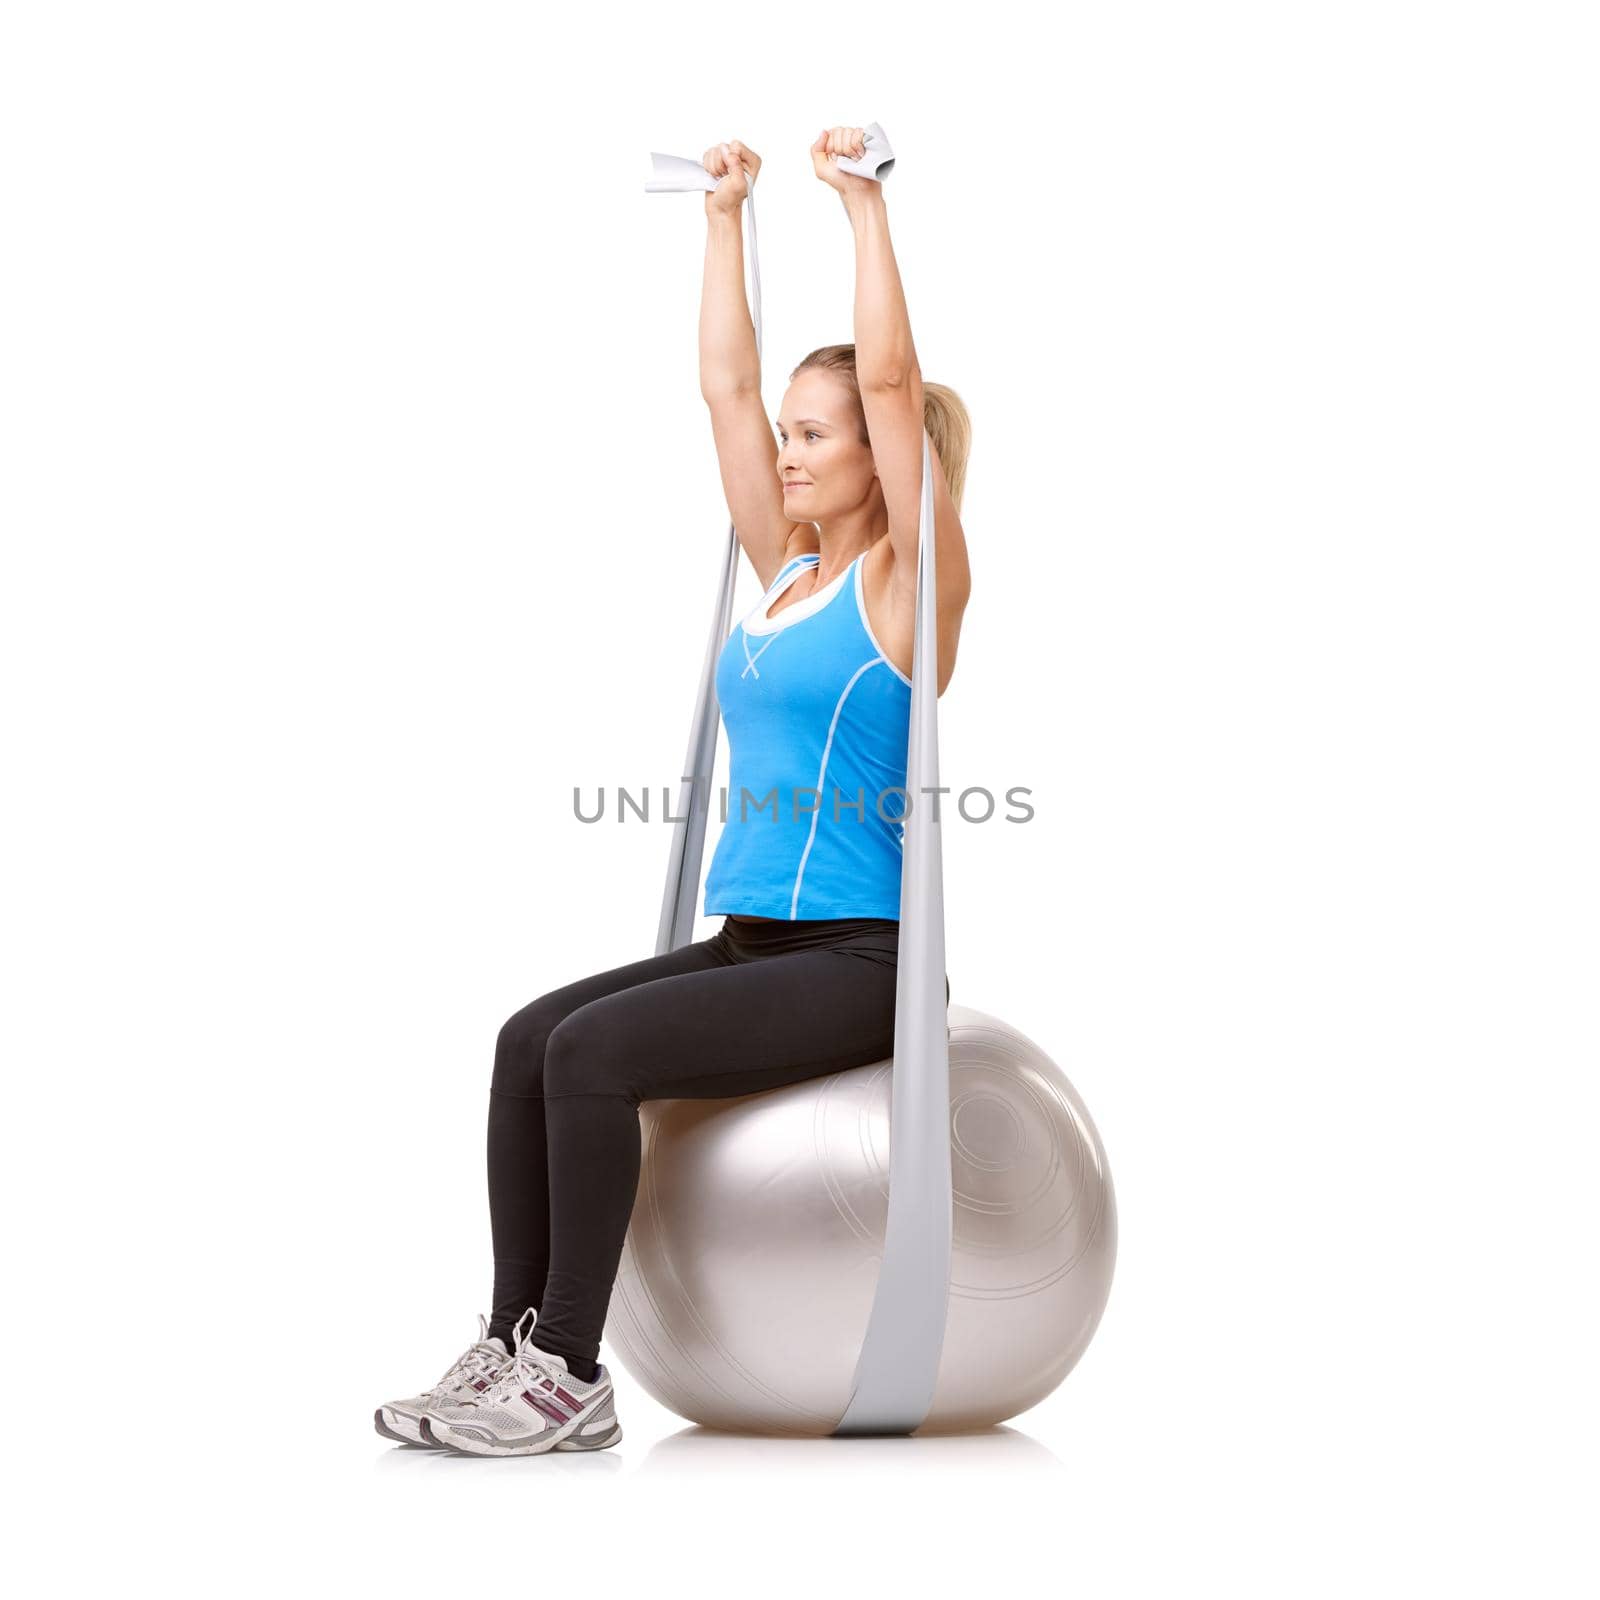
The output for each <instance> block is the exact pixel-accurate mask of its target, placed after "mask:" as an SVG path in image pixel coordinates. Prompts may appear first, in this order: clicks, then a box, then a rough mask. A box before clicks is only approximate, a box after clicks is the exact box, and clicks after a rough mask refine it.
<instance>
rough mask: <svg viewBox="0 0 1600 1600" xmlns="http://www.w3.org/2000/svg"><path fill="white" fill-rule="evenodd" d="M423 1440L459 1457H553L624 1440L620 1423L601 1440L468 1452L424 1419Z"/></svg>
mask: <svg viewBox="0 0 1600 1600" xmlns="http://www.w3.org/2000/svg"><path fill="white" fill-rule="evenodd" d="M417 1426H418V1428H419V1429H420V1431H421V1433H422V1437H423V1440H424V1441H425V1442H426V1443H428V1444H430V1445H432V1446H433V1447H434V1448H435V1449H436V1450H450V1451H453V1452H454V1453H455V1454H456V1455H458V1456H478V1457H480V1458H481V1457H483V1456H543V1455H552V1454H554V1453H555V1452H556V1451H557V1450H606V1449H609V1448H610V1447H611V1446H612V1445H614V1444H616V1443H618V1442H619V1441H620V1440H621V1438H622V1424H621V1423H620V1422H619V1423H618V1424H617V1425H616V1427H614V1428H613V1429H612V1430H611V1431H610V1433H608V1434H606V1435H605V1437H604V1438H600V1439H585V1438H583V1437H582V1436H581V1435H579V1434H576V1433H574V1434H569V1435H568V1436H567V1437H566V1438H565V1439H562V1440H561V1441H559V1443H556V1444H547V1445H545V1446H544V1448H543V1449H541V1450H468V1449H467V1448H465V1446H463V1445H459V1444H455V1443H454V1442H453V1441H451V1440H449V1439H441V1438H440V1437H439V1436H438V1435H437V1434H436V1433H435V1432H434V1431H433V1429H432V1428H431V1427H429V1426H428V1419H427V1418H426V1417H423V1418H422V1420H421V1421H420V1422H419V1423H418V1425H417Z"/></svg>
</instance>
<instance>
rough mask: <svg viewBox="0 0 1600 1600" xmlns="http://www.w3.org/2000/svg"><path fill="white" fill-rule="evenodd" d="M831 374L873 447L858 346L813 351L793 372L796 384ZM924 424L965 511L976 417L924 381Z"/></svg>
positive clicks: (952, 395)
mask: <svg viewBox="0 0 1600 1600" xmlns="http://www.w3.org/2000/svg"><path fill="white" fill-rule="evenodd" d="M807 371H821V372H831V373H833V375H834V376H835V377H837V378H840V379H842V380H843V382H844V386H845V387H846V388H847V389H848V390H849V391H850V398H851V399H852V400H853V401H854V402H855V407H856V416H857V418H858V419H859V421H860V424H861V442H862V444H868V445H869V444H871V442H872V441H871V440H870V439H869V438H868V437H867V414H866V412H865V411H864V410H862V407H861V385H860V384H859V383H858V382H857V380H856V347H855V346H854V345H853V344H825V345H822V346H820V347H819V348H818V349H816V350H813V351H812V352H811V354H810V355H808V356H807V357H806V358H805V360H804V361H802V362H801V363H800V365H799V366H798V367H796V368H795V369H794V371H793V372H791V373H790V374H789V381H790V382H791V383H792V382H793V381H794V380H795V379H796V378H798V377H799V376H800V374H801V373H802V372H807ZM922 425H923V427H925V428H926V429H927V430H928V438H929V440H930V441H931V442H932V444H933V448H934V449H935V450H936V451H938V453H939V464H940V465H941V466H942V467H943V468H944V481H945V483H946V484H947V485H948V486H949V489H950V498H951V500H952V501H954V502H955V507H956V510H957V511H959V510H960V509H961V491H962V490H963V489H965V488H966V485H967V458H968V457H969V456H970V455H971V454H972V417H971V415H970V414H969V413H968V411H967V408H966V406H965V405H964V404H963V403H962V400H961V396H960V395H958V394H957V393H956V392H955V390H954V389H952V388H949V387H948V386H947V385H945V384H942V383H929V382H928V380H927V379H926V378H924V379H923V380H922Z"/></svg>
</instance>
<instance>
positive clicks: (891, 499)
mask: <svg viewBox="0 0 1600 1600" xmlns="http://www.w3.org/2000/svg"><path fill="white" fill-rule="evenodd" d="M862 131H863V130H862V129H860V128H833V129H828V128H824V129H823V130H822V132H821V133H820V134H819V135H818V136H817V138H816V141H815V143H813V144H812V146H811V164H812V169H813V171H814V172H815V173H816V175H817V177H819V178H820V179H821V180H822V181H823V182H824V183H826V184H827V185H828V186H829V188H831V189H834V190H836V191H837V192H838V195H839V198H840V200H842V201H843V202H844V209H845V213H846V215H847V216H848V217H849V218H850V227H851V229H852V230H853V231H854V233H855V238H856V308H855V318H856V326H855V344H856V387H857V388H858V389H859V390H860V391H861V410H862V412H863V414H864V415H865V416H866V419H867V437H868V438H869V439H870V440H871V441H872V459H873V462H874V464H875V465H876V466H877V469H878V482H879V484H880V485H881V487H882V489H883V503H884V508H885V510H886V511H887V512H888V514H889V545H890V548H891V549H892V550H893V552H894V565H893V569H892V571H891V574H890V582H891V584H892V585H893V586H894V588H895V589H896V590H897V591H898V592H899V593H900V594H901V595H902V597H905V596H911V597H914V596H915V594H916V574H917V541H918V537H919V535H920V532H921V526H922V441H923V437H924V433H925V424H924V421H923V407H922V369H921V368H920V366H919V365H918V363H917V351H916V346H915V345H914V344H913V343H912V342H911V315H910V313H909V312H908V311H907V310H906V297H905V291H904V290H903V288H902V287H901V284H900V267H899V264H898V262H896V260H895V257H894V246H893V245H892V244H891V243H890V242H889V212H888V208H887V207H886V205H885V204H884V198H883V185H882V184H881V183H879V182H877V181H876V180H875V179H873V178H862V177H859V176H857V175H856V174H855V173H853V172H842V171H840V169H839V167H838V166H837V164H836V163H837V158H838V157H840V156H846V155H848V156H860V155H862V154H864V153H865V150H866V146H865V144H864V143H863V142H862ZM928 456H929V461H930V463H931V465H932V468H933V524H934V568H935V570H936V571H937V572H938V575H939V594H938V602H939V611H940V614H941V616H959V614H960V612H961V610H962V609H963V608H964V607H965V605H966V603H967V598H968V596H969V595H970V594H971V591H972V570H971V567H970V564H969V562H968V559H967V541H966V535H965V534H964V533H963V531H962V527H961V517H960V515H959V513H958V512H957V511H956V506H955V502H954V500H952V499H951V497H950V489H949V485H948V484H947V483H946V481H945V476H944V469H943V466H942V464H941V462H940V460H939V455H938V452H937V451H936V450H934V449H933V448H932V446H931V444H930V447H929V451H928Z"/></svg>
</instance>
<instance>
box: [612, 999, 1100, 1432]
mask: <svg viewBox="0 0 1600 1600" xmlns="http://www.w3.org/2000/svg"><path fill="white" fill-rule="evenodd" d="M949 1023H950V1148H951V1169H950V1170H951V1184H952V1188H953V1191H954V1200H955V1212H954V1237H953V1244H952V1253H951V1281H950V1298H949V1311H948V1316H947V1319H946V1324H945V1337H944V1348H943V1353H942V1356H941V1359H940V1364H939V1376H938V1381H937V1383H936V1385H935V1388H934V1395H933V1406H932V1409H931V1410H930V1412H929V1414H928V1416H927V1418H926V1419H925V1420H924V1422H923V1423H922V1425H921V1427H920V1428H919V1429H918V1430H917V1432H918V1433H919V1434H925V1433H933V1432H948V1431H952V1430H958V1429H967V1428H982V1427H988V1426H991V1425H992V1424H994V1423H997V1422H1003V1421H1005V1420H1006V1418H1008V1417H1014V1416H1016V1415H1017V1413H1018V1412H1021V1411H1026V1410H1027V1409H1028V1408H1029V1407H1030V1406H1033V1405H1037V1404H1038V1402H1039V1401H1040V1400H1042V1399H1044V1397H1045V1396H1046V1395H1047V1394H1049V1393H1050V1392H1051V1390H1052V1389H1054V1388H1055V1387H1056V1385H1057V1384H1058V1383H1060V1382H1061V1380H1062V1379H1063V1378H1064V1377H1065V1376H1066V1375H1067V1373H1068V1372H1070V1371H1071V1370H1072V1368H1073V1366H1074V1364H1075V1363H1076V1362H1077V1360H1078V1357H1079V1356H1081V1355H1082V1354H1083V1352H1084V1349H1085V1348H1086V1347H1087V1345H1088V1343H1089V1339H1090V1336H1091V1335H1092V1334H1093V1333H1094V1330H1095V1327H1096V1325H1097V1324H1098V1322H1099V1321H1100V1314H1101V1312H1102V1311H1103V1310H1104V1309H1105V1304H1106V1297H1107V1295H1108V1294H1109V1292H1110V1289H1111V1274H1112V1267H1113V1264H1114V1262H1115V1259H1116V1248H1117V1245H1116V1240H1117V1227H1116V1205H1115V1200H1114V1196H1113V1194H1112V1189H1111V1174H1110V1172H1109V1170H1108V1168H1107V1166H1106V1158H1105V1151H1104V1150H1103V1148H1102V1147H1101V1144H1100V1136H1099V1134H1098V1133H1096V1131H1095V1127H1094V1123H1093V1122H1092V1121H1091V1120H1090V1118H1089V1113H1088V1111H1087V1109H1086V1108H1085V1107H1084V1104H1083V1102H1082V1101H1081V1100H1080V1099H1079V1098H1078V1094H1077V1091H1076V1090H1074V1089H1073V1087H1072V1085H1071V1084H1070V1083H1068V1082H1067V1079H1066V1076H1065V1074H1064V1073H1063V1072H1062V1071H1061V1069H1060V1068H1059V1067H1058V1066H1056V1064H1055V1063H1054V1062H1053V1061H1052V1060H1051V1059H1050V1058H1049V1057H1048V1056H1047V1055H1046V1054H1045V1053H1044V1052H1043V1051H1042V1050H1041V1049H1039V1047H1038V1046H1037V1045H1036V1044H1034V1043H1033V1041H1032V1040H1030V1039H1028V1038H1026V1037H1024V1036H1023V1035H1022V1034H1021V1033H1019V1032H1018V1031H1017V1030H1016V1029H1015V1028H1013V1027H1011V1026H1009V1025H1008V1024H1006V1023H1004V1022H1001V1021H1000V1020H999V1018H997V1017H991V1016H988V1015H986V1014H985V1013H984V1012H982V1011H974V1010H971V1009H969V1008H968V1007H966V1006H958V1005H952V1006H951V1007H950V1008H949ZM891 1066H892V1063H891V1062H889V1061H880V1062H877V1063H875V1064H873V1065H871V1066H865V1067H853V1068H851V1069H849V1070H848V1071H845V1072H837V1073H832V1074H829V1075H828V1076H826V1077H821V1078H812V1079H808V1080H806V1081H805V1082H803V1083H796V1084H789V1085H787V1086H785V1087H782V1088H778V1089H769V1090H766V1091H764V1092H762V1093H760V1094H754V1095H742V1096H740V1097H738V1098H736V1099H728V1100H646V1101H644V1102H643V1104H642V1105H641V1106H640V1108H639V1114H640V1126H641V1135H642V1146H641V1157H642V1164H641V1168H640V1174H639V1189H638V1195H637V1199H636V1201H635V1204H634V1208H633V1217H632V1221H631V1222H630V1223H629V1226H628V1235H627V1240H626V1242H625V1244H624V1247H623V1252H622V1262H621V1266H620V1268H619V1270H618V1273H617V1279H616V1286H615V1288H614V1289H613V1290H612V1295H611V1306H610V1311H609V1313H608V1316H607V1320H606V1328H605V1334H606V1339H607V1341H608V1342H609V1344H610V1346H611V1348H612V1350H614V1351H615V1353H616V1354H617V1356H618V1358H619V1359H620V1360H621V1362H622V1364H623V1366H624V1367H625V1368H626V1369H627V1371H628V1372H629V1373H630V1374H631V1375H632V1376H633V1377H634V1378H635V1379H637V1380H638V1382H639V1383H640V1384H641V1385H643V1387H644V1388H645V1389H646V1390H647V1391H648V1392H649V1393H650V1394H651V1395H653V1396H654V1397H655V1398H656V1399H657V1400H659V1401H660V1402H661V1404H662V1405H664V1406H666V1407H668V1408H669V1409H670V1410H672V1411H675V1412H677V1413H678V1414H679V1415H680V1416H684V1417H687V1418H688V1419H689V1420H690V1421H692V1422H698V1423H701V1424H702V1425H704V1426H706V1427H710V1428H721V1429H727V1430H729V1431H732V1432H737V1433H759V1434H801V1435H813V1436H823V1435H827V1434H830V1433H832V1432H833V1430H834V1428H835V1427H836V1426H837V1425H838V1422H839V1419H840V1418H841V1417H842V1416H843V1414H844V1410H845V1407H846V1406H847V1405H848V1403H849V1400H850V1385H851V1381H852V1379H853V1377H854V1374H855V1364H856V1356H857V1354H858V1352H859V1351H860V1348H861V1341H862V1338H863V1337H864V1335H865V1333H866V1327H867V1317H868V1314H869V1312H870V1310H871V1308H872V1297H873V1292H874V1290H875V1289H876V1287H877V1281H878V1264H879V1261H880V1259H881V1257H882V1254H883V1235H884V1227H885V1223H886V1220H887V1216H888V1206H889V1108H890V1100H889V1091H890V1070H891Z"/></svg>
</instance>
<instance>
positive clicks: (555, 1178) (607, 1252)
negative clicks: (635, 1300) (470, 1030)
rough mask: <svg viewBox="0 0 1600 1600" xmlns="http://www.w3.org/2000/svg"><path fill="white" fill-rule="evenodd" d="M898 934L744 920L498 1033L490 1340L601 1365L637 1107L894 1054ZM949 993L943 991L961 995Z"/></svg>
mask: <svg viewBox="0 0 1600 1600" xmlns="http://www.w3.org/2000/svg"><path fill="white" fill-rule="evenodd" d="M899 947H900V924H899V923H898V922H895V921H890V920H885V919H881V918H863V917H833V918H828V919H825V920H810V921H800V922H787V921H772V922H739V921H736V920H735V919H733V918H731V917H729V918H726V919H725V920H724V922H723V925H722V928H721V930H720V931H719V932H718V933H716V934H715V935H713V936H712V937H711V938H709V939H701V940H699V941H697V942H696V943H693V944H687V945H684V946H683V947H682V948H681V949H678V950H673V951H670V952H669V953H668V954H666V955H664V956H651V957H649V958H648V959H646V960H644V961H633V962H630V963H629V964H628V965H627V966H622V967H613V968H611V970H610V971H608V972H600V973H596V974H595V975H594V976H593V977H589V978H581V979H579V980H578V981H577V982H576V983H569V984H568V985H567V986H566V987H565V988H563V989H553V990H551V992H550V993H549V994H546V995H541V996H540V997H539V999H537V1000H534V1001H532V1002H531V1003H530V1004H528V1005H526V1006H524V1007H523V1008H522V1010H520V1011H519V1012H517V1013H516V1015H515V1016H513V1017H511V1018H510V1019H509V1020H508V1021H507V1022H506V1024H505V1026H504V1027H502V1028H501V1030H500V1037H499V1040H498V1042H497V1044H496V1047H495V1056H494V1078H493V1081H492V1084H491V1087H490V1091H489V1213H490V1219H491V1224H492V1231H493V1236H494V1314H493V1316H492V1318H491V1320H490V1332H491V1333H493V1334H498V1335H500V1337H502V1338H504V1339H506V1341H507V1343H508V1344H509V1343H510V1339H509V1334H510V1331H511V1329H512V1328H513V1327H514V1326H515V1324H516V1322H517V1319H518V1318H519V1317H520V1316H521V1315H522V1313H523V1312H524V1311H525V1310H526V1309H527V1308H528V1307H529V1306H534V1307H536V1308H537V1310H538V1327H537V1329H536V1338H535V1342H536V1343H537V1344H538V1345H540V1346H541V1347H542V1348H544V1349H546V1350H553V1351H555V1352H557V1353H559V1354H561V1355H565V1356H573V1357H576V1358H577V1359H578V1360H579V1361H583V1362H588V1361H593V1360H595V1359H596V1358H597V1357H598V1355H599V1351H600V1335H601V1332H602V1330H603V1329H604V1327H605V1320H606V1310H607V1308H608V1306H609V1305H610V1303H611V1289H612V1284H613V1282H614V1280H615V1278H616V1275H617V1264H618V1262H619V1261H620V1260H621V1259H622V1245H623V1240H624V1238H625V1237H626V1235H627V1231H628V1218H629V1216H630V1215H631V1214H632V1211H633V1201H634V1195H635V1192H636V1191H637V1189H638V1186H639V1102H640V1101H641V1100H663V1099H694V1100H707V1099H709V1100H716V1099H722V1098H724V1097H726V1096H731V1095H744V1094H755V1093H758V1092H759V1091H760V1090H763V1089H775V1088H777V1087H778V1086H779V1085H780V1084H785V1083H798V1082H800V1081H801V1080H802V1079H805V1078H817V1077H821V1076H823V1075H825V1074H827V1073H830V1072H842V1071H844V1070H845V1069H846V1068H847V1067H860V1066H866V1065H868V1064H870V1063H871V1062H874V1061H883V1060H887V1059H888V1058H889V1057H891V1056H892V1055H893V1053H894V1010H895V983H896V963H897V960H898V956H899ZM949 995H950V983H949V979H948V978H946V980H945V998H946V1000H947V1001H948V999H949Z"/></svg>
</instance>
